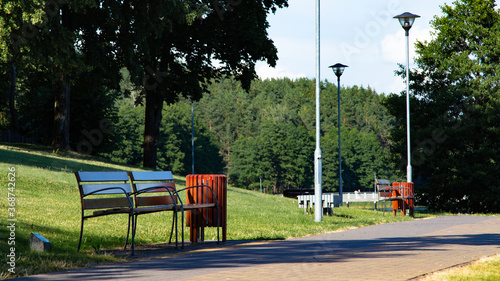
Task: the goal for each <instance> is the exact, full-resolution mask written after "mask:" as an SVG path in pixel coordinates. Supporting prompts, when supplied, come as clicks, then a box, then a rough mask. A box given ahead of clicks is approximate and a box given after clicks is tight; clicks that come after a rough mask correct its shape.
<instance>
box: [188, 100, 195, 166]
mask: <svg viewBox="0 0 500 281" xmlns="http://www.w3.org/2000/svg"><path fill="white" fill-rule="evenodd" d="M188 98H189V99H190V100H191V171H192V173H193V175H194V106H193V99H192V97H191V95H189V96H188Z"/></svg>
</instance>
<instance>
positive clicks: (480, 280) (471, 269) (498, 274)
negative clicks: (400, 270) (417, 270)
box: [421, 255, 500, 281]
mask: <svg viewBox="0 0 500 281" xmlns="http://www.w3.org/2000/svg"><path fill="white" fill-rule="evenodd" d="M421 280H422V281H460V280H476V281H497V280H500V255H496V256H493V257H487V258H482V259H480V260H478V261H475V262H473V263H471V264H469V265H467V266H463V267H456V268H451V269H448V270H444V271H441V272H437V273H433V274H430V275H428V276H425V277H424V278H422V279H421Z"/></svg>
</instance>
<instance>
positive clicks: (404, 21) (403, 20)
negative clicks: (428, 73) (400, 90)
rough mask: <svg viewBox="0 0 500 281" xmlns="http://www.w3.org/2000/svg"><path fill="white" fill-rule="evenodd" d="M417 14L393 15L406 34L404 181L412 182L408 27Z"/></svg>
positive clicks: (417, 16)
mask: <svg viewBox="0 0 500 281" xmlns="http://www.w3.org/2000/svg"><path fill="white" fill-rule="evenodd" d="M419 17H420V16H419V15H414V14H412V13H408V12H406V13H403V14H401V15H398V16H395V17H394V18H395V19H398V20H399V23H400V24H401V27H403V29H404V30H405V36H406V143H407V147H408V151H407V153H408V155H407V159H408V165H407V167H406V181H407V182H412V178H411V175H412V171H411V152H410V39H409V37H410V28H411V26H412V25H413V22H414V21H415V19H416V18H419Z"/></svg>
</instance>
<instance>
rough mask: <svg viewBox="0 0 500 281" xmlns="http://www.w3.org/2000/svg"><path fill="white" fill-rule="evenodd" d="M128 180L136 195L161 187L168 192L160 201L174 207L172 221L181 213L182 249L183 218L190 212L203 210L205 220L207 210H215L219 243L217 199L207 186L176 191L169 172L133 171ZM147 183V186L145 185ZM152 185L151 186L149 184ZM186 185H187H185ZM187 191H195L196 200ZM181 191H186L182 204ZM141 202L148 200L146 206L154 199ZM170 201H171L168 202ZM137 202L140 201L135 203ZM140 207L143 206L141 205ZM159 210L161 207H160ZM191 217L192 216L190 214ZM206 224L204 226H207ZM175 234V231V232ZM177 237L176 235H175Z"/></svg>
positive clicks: (200, 185) (188, 187)
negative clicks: (166, 196) (130, 181)
mask: <svg viewBox="0 0 500 281" xmlns="http://www.w3.org/2000/svg"><path fill="white" fill-rule="evenodd" d="M130 178H131V179H132V186H133V188H134V191H135V192H136V194H141V193H144V192H145V191H149V192H153V191H154V192H157V191H159V190H156V189H155V187H158V186H161V187H165V188H166V189H168V190H169V192H170V195H171V196H170V197H169V198H168V199H166V198H164V199H163V200H166V201H162V202H163V203H169V204H170V205H174V206H175V208H174V210H175V212H176V213H175V218H174V220H175V221H177V212H181V220H182V222H181V239H182V246H181V247H182V248H184V216H185V212H186V211H187V212H191V213H193V212H194V213H201V212H202V211H203V210H205V211H206V214H207V215H206V216H204V218H206V220H208V219H209V216H208V209H211V208H213V209H216V210H217V211H216V212H215V213H216V222H217V243H219V241H220V239H219V215H218V214H219V203H218V200H217V197H216V196H215V194H214V192H213V190H212V188H211V187H210V186H209V185H208V184H198V185H192V186H187V187H185V188H182V189H176V188H175V183H174V181H173V180H174V178H173V175H172V173H171V172H169V171H150V172H140V171H134V172H130ZM147 182H149V184H146V183H147ZM151 183H152V184H151ZM186 185H188V183H186ZM189 190H195V191H196V194H197V195H201V196H197V197H198V199H197V200H193V199H192V198H190V197H192V193H190V192H189ZM182 191H187V192H186V199H187V200H186V202H185V203H184V202H183V201H182V200H181V198H180V197H179V192H182ZM141 200H148V203H147V204H151V203H155V202H156V201H155V200H156V199H141ZM169 200H171V201H169ZM137 202H140V201H136V204H137ZM141 206H144V204H143V203H142V204H141ZM160 208H161V206H160ZM190 215H192V214H190ZM207 223H208V222H206V223H205V224H207ZM176 232H177V230H176ZM176 236H177V234H176ZM169 242H170V241H169Z"/></svg>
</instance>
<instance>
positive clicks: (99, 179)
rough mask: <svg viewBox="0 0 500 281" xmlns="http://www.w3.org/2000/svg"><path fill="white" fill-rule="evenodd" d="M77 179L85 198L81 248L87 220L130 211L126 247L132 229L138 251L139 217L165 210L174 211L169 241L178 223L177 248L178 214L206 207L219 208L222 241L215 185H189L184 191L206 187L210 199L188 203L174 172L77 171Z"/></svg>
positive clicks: (127, 213)
mask: <svg viewBox="0 0 500 281" xmlns="http://www.w3.org/2000/svg"><path fill="white" fill-rule="evenodd" d="M75 176H76V180H77V182H78V188H79V191H80V200H81V214H82V217H81V228H80V238H79V242H78V251H79V250H80V247H81V243H82V236H83V226H84V222H85V220H87V219H89V218H93V217H100V216H107V215H115V214H126V215H128V228H127V236H126V240H125V246H124V249H126V247H127V244H128V239H129V234H130V231H131V230H132V239H131V251H132V255H133V254H134V238H135V233H136V229H137V217H138V216H139V215H143V214H150V213H156V212H163V211H171V212H173V220H172V228H171V232H170V239H169V243H170V242H171V240H172V235H173V231H174V226H175V235H176V247H177V245H178V233H177V228H178V227H177V225H178V223H177V221H178V220H177V214H178V213H179V212H181V215H182V221H184V212H185V211H193V212H201V210H202V209H207V208H213V209H216V210H217V212H214V213H216V214H217V216H216V226H217V243H219V240H220V239H219V220H220V219H219V216H218V214H219V212H218V210H219V207H220V206H219V203H218V200H217V197H216V195H215V194H214V192H213V190H212V188H211V187H210V186H209V185H208V184H199V185H196V186H187V187H186V188H183V189H181V190H189V189H192V188H200V187H203V188H204V189H205V190H209V191H210V196H209V197H206V198H207V201H203V202H202V201H200V202H197V203H190V204H184V203H183V202H182V200H181V199H180V198H179V194H178V192H179V191H181V190H177V189H176V188H175V183H174V181H173V179H174V178H173V175H172V173H171V172H170V171H151V172H129V173H127V172H124V171H117V172H114V171H113V172H85V171H83V172H76V173H75ZM183 234H184V223H182V232H181V237H182V246H184V235H183Z"/></svg>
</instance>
